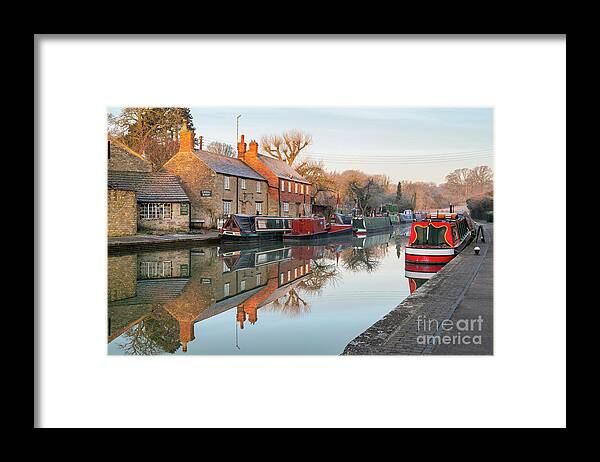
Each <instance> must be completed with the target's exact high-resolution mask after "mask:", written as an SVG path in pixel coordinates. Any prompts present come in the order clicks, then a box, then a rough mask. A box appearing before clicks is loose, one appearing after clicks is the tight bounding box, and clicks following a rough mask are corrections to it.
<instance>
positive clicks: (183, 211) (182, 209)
mask: <svg viewBox="0 0 600 462" xmlns="http://www.w3.org/2000/svg"><path fill="white" fill-rule="evenodd" d="M189 212H190V204H179V215H187V214H188V213H189Z"/></svg>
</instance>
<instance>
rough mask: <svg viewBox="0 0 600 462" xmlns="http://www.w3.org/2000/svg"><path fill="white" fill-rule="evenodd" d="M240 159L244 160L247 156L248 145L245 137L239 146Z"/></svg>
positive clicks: (242, 137)
mask: <svg viewBox="0 0 600 462" xmlns="http://www.w3.org/2000/svg"><path fill="white" fill-rule="evenodd" d="M237 152H238V159H243V158H244V155H245V154H246V143H244V135H242V136H241V139H240V142H239V143H238V145H237Z"/></svg>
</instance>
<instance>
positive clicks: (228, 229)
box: [219, 214, 292, 243]
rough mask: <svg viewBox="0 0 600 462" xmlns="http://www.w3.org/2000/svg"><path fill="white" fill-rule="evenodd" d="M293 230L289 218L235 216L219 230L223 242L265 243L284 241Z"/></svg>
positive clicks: (226, 221)
mask: <svg viewBox="0 0 600 462" xmlns="http://www.w3.org/2000/svg"><path fill="white" fill-rule="evenodd" d="M291 230H292V219H291V218H289V217H270V216H266V215H242V214H234V215H231V216H230V217H229V218H227V219H226V220H225V223H223V226H222V227H221V228H219V236H220V237H221V242H249V243H250V242H263V241H277V240H282V239H283V235H284V234H285V233H288V232H290V231H291Z"/></svg>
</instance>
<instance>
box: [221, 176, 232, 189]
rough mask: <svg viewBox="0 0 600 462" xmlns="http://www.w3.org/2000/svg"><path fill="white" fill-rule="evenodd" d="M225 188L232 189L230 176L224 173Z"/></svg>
mask: <svg viewBox="0 0 600 462" xmlns="http://www.w3.org/2000/svg"><path fill="white" fill-rule="evenodd" d="M223 188H224V189H226V190H229V189H231V184H230V182H229V177H228V176H227V175H223Z"/></svg>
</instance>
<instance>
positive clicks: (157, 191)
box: [108, 141, 190, 236]
mask: <svg viewBox="0 0 600 462" xmlns="http://www.w3.org/2000/svg"><path fill="white" fill-rule="evenodd" d="M189 218H190V204H189V198H188V197H187V195H186V194H185V191H184V190H183V188H182V186H181V184H180V183H179V180H178V178H177V177H176V176H175V175H172V174H169V173H156V172H153V171H152V164H151V163H150V162H149V161H147V160H146V159H144V158H143V157H142V156H140V155H139V154H138V153H136V152H135V151H133V150H131V149H127V148H125V147H120V146H117V145H116V144H115V143H111V142H110V141H109V142H108V235H109V236H130V235H133V234H136V233H137V232H138V231H139V230H146V231H153V232H187V231H189V229H190V226H189V221H190V220H189Z"/></svg>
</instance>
